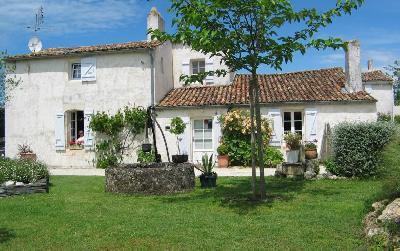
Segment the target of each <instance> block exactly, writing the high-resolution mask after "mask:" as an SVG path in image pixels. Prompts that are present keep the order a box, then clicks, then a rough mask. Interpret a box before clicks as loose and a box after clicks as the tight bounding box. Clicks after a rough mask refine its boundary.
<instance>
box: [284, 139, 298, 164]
mask: <svg viewBox="0 0 400 251" xmlns="http://www.w3.org/2000/svg"><path fill="white" fill-rule="evenodd" d="M284 140H285V142H286V147H287V148H288V150H287V151H286V161H287V162H288V163H297V162H299V154H300V142H301V135H300V134H298V133H291V132H290V133H287V134H285V136H284Z"/></svg>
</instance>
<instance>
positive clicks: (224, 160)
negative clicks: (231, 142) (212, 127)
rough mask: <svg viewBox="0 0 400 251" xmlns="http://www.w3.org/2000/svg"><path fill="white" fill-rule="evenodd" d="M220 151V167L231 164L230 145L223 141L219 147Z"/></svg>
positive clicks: (218, 151)
mask: <svg viewBox="0 0 400 251" xmlns="http://www.w3.org/2000/svg"><path fill="white" fill-rule="evenodd" d="M217 153H218V157H217V158H218V167H224V168H225V167H228V166H229V155H228V147H227V146H226V145H225V144H224V143H222V144H221V145H219V146H218V148H217Z"/></svg>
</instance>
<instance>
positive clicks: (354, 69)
mask: <svg viewBox="0 0 400 251" xmlns="http://www.w3.org/2000/svg"><path fill="white" fill-rule="evenodd" d="M360 57H361V55H360V42H359V41H358V40H352V41H348V45H347V50H346V67H345V71H346V90H347V91H348V92H359V91H362V90H363V86H362V80H361V64H360Z"/></svg>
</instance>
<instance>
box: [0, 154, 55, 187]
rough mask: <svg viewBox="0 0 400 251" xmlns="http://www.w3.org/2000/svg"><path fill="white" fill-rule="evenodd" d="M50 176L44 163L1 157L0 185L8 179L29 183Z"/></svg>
mask: <svg viewBox="0 0 400 251" xmlns="http://www.w3.org/2000/svg"><path fill="white" fill-rule="evenodd" d="M48 177H49V171H48V170H47V167H46V165H44V164H43V163H40V162H36V161H32V160H22V159H21V160H14V159H8V158H0V185H1V184H2V183H4V182H6V181H15V182H23V183H25V184H28V183H33V182H35V181H38V180H40V179H43V178H48Z"/></svg>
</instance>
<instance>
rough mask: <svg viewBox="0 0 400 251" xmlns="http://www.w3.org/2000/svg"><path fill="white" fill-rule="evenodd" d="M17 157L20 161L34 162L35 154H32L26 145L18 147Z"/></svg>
mask: <svg viewBox="0 0 400 251" xmlns="http://www.w3.org/2000/svg"><path fill="white" fill-rule="evenodd" d="M18 155H19V157H20V158H21V159H27V160H32V161H35V160H36V159H37V157H36V154H35V153H33V151H32V149H31V147H30V146H29V145H28V144H22V145H18Z"/></svg>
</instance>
